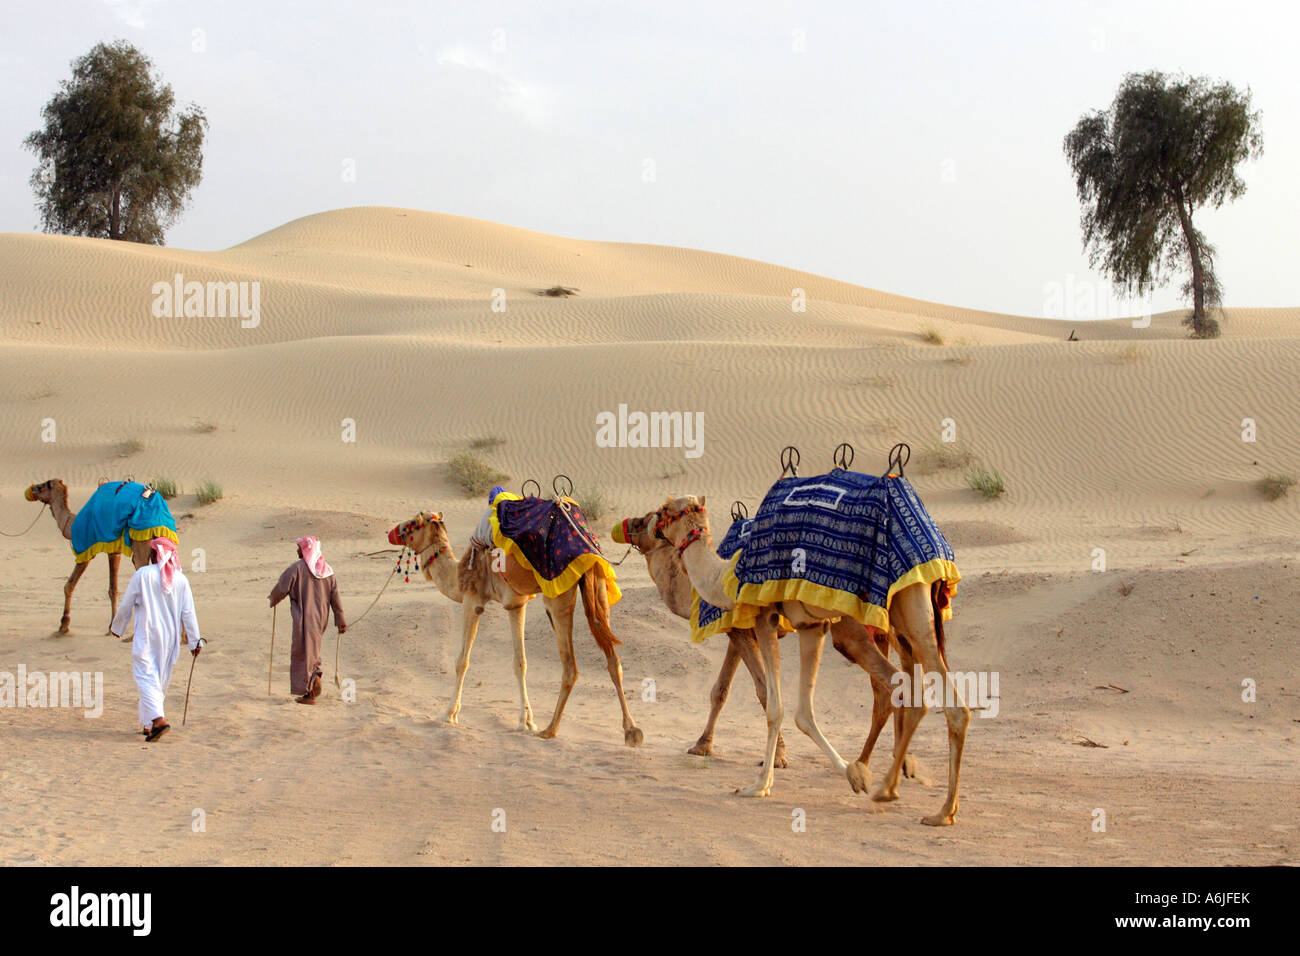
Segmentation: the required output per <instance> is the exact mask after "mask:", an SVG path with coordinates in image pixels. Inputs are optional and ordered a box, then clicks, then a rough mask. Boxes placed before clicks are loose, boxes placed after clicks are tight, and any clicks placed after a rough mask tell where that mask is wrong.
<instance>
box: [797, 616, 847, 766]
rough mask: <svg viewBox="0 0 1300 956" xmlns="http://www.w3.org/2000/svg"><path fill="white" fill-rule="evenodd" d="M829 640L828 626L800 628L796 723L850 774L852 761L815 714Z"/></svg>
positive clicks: (832, 763) (834, 761)
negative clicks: (824, 650) (834, 744)
mask: <svg viewBox="0 0 1300 956" xmlns="http://www.w3.org/2000/svg"><path fill="white" fill-rule="evenodd" d="M825 641H826V625H825V624H816V625H814V626H812V627H805V628H800V630H799V707H798V709H796V710H795V714H794V725H795V726H796V727H798V728H799V729H800V730H802V731H803V732H804V733H805V734H807V735H808V736H809V737H811V738H812V740H813V743H815V744H816V745H817V746H818V747H820V748H821V749H822V753H824V754H826V756H828V757H830V758H831V766H832V767H833V768H834V769H835V772H836V773H842V774H846V776H848V777H849V779H850V781H852V775H851V774H847V771H848V769H849V765H848V763H847V762H846V761H845V759H844V758H843V757H841V756H840V755H839V753H837V752H836V750H835V748H834V747H832V746H831V742H830V741H829V740H827V739H826V735H825V734H823V733H822V730H821V728H820V727H818V726H817V718H816V716H814V714H813V694H814V693H815V692H816V690H817V672H818V670H819V669H820V667H821V660H822V645H823V644H824V643H825Z"/></svg>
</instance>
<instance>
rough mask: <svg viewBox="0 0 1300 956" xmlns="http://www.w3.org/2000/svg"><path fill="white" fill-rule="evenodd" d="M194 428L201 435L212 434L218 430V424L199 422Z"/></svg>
mask: <svg viewBox="0 0 1300 956" xmlns="http://www.w3.org/2000/svg"><path fill="white" fill-rule="evenodd" d="M194 430H195V431H196V432H198V433H199V434H200V435H210V434H212V433H213V432H214V431H216V430H217V426H216V425H214V424H212V422H199V423H198V424H197V425H195V426H194Z"/></svg>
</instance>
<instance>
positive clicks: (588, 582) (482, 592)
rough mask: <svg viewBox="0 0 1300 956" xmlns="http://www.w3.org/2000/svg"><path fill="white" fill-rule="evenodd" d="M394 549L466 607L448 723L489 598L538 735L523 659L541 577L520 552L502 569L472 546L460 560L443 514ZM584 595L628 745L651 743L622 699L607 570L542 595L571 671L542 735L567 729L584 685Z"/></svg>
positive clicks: (406, 530)
mask: <svg viewBox="0 0 1300 956" xmlns="http://www.w3.org/2000/svg"><path fill="white" fill-rule="evenodd" d="M388 540H389V542H390V543H391V544H400V545H403V546H405V547H407V548H409V549H410V550H412V551H414V552H415V554H416V556H417V557H418V559H419V562H420V564H421V566H422V568H423V571H424V577H425V579H426V580H428V581H432V582H433V583H434V584H435V585H436V586H437V588H438V590H439V591H441V592H442V593H443V594H444V595H445V596H446V597H448V598H450V599H451V600H452V601H455V602H456V603H458V604H460V605H461V608H462V618H461V648H460V656H459V657H458V658H457V659H456V694H455V696H454V697H453V698H452V702H451V706H450V707H449V708H448V709H447V713H446V715H445V717H444V719H445V720H446V721H447V722H448V723H450V724H456V723H458V721H459V718H460V702H461V692H462V689H463V688H464V686H465V672H466V671H467V670H468V668H469V653H470V649H471V648H472V647H473V645H474V637H475V635H476V634H477V633H478V621H479V616H480V615H481V614H482V613H483V610H484V607H485V606H486V605H487V603H488V602H489V601H495V602H497V603H498V604H500V605H501V606H502V607H504V608H505V609H506V612H507V614H509V616H510V629H511V631H512V633H513V635H514V650H515V655H514V658H515V659H514V665H515V679H516V680H517V681H518V682H519V724H518V729H519V730H530V731H535V730H537V726H536V724H534V723H533V711H532V707H531V706H530V705H529V703H528V684H527V679H526V674H527V670H528V662H527V660H526V658H525V656H524V612H525V610H526V608H527V605H528V602H529V601H530V600H532V599H533V598H534V597H536V596H537V595H538V594H541V593H542V592H541V588H540V587H539V586H538V583H537V579H536V578H535V577H534V576H533V573H532V571H530V570H529V569H528V568H525V567H524V566H523V565H521V564H519V562H518V561H517V560H516V559H515V558H514V556H513V555H505V556H504V557H505V561H504V567H503V570H500V571H496V570H492V569H491V568H490V567H489V566H488V557H489V556H488V554H487V553H483V552H479V553H478V556H477V564H478V567H475V566H474V564H473V562H474V561H475V559H476V558H475V555H476V552H475V549H474V548H473V547H472V546H471V547H470V549H469V550H468V551H467V553H466V555H465V558H464V559H461V560H458V559H457V558H456V554H455V552H454V551H452V549H451V539H450V538H449V537H448V535H447V528H446V526H445V525H444V524H443V521H442V515H441V513H437V514H435V513H431V512H427V511H422V512H420V514H418V515H416V516H415V517H414V518H412V519H411V520H409V521H404V522H403V523H401V524H399V525H398V526H397V527H395V528H393V530H392V531H390V532H389V533H388ZM579 592H581V594H582V608H583V610H584V611H585V612H586V614H587V624H588V626H589V627H590V628H591V633H592V636H593V637H595V639H596V644H597V646H599V647H600V649H601V651H603V652H604V654H605V662H606V667H607V669H608V670H609V677H610V680H612V681H613V682H614V689H615V690H616V691H617V692H618V703H619V706H620V707H621V708H622V710H623V742H624V743H626V744H627V745H628V746H629V747H639V746H641V742H642V740H643V739H644V735H643V734H642V732H641V728H640V727H638V726H637V725H636V722H635V721H634V720H633V719H632V712H631V711H630V710H629V709H628V706H627V698H626V697H625V696H624V695H623V665H622V663H621V662H620V661H619V657H618V651H617V649H616V648H617V646H618V645H619V644H620V643H621V641H619V639H618V638H617V637H615V636H614V632H613V631H612V630H611V629H610V622H609V596H608V594H607V593H606V590H605V579H604V578H603V577H602V576H601V573H600V571H599V570H598V569H597V568H595V567H592V568H588V569H587V571H586V573H585V574H583V576H582V578H581V579H580V580H579V581H578V584H577V586H576V587H573V588H570V589H569V590H568V591H566V592H565V593H564V594H561V595H560V596H559V597H554V598H551V597H547V596H545V595H542V603H543V604H544V605H545V607H546V616H547V617H548V618H549V619H550V621H551V627H552V629H553V630H554V631H555V640H556V643H557V644H558V645H559V649H560V660H561V662H562V663H563V666H564V672H563V675H562V677H561V679H560V694H559V697H558V698H557V699H556V702H555V713H554V714H553V715H552V717H551V722H550V724H548V725H547V727H546V728H545V729H544V730H542V731H541V732H539V733H538V736H539V737H544V738H546V739H550V738H553V737H554V736H555V735H556V732H557V731H558V730H559V727H560V717H561V716H563V714H564V706H565V704H566V703H567V701H568V699H569V694H570V693H571V692H572V690H573V686H574V684H576V683H577V681H578V665H577V660H576V658H575V657H574V653H573V611H574V606H575V604H576V602H577V595H578V593H579Z"/></svg>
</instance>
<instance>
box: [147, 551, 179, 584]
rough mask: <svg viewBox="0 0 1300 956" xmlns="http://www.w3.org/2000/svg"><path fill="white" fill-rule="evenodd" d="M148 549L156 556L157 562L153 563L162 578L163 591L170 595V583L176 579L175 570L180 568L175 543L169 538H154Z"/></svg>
mask: <svg viewBox="0 0 1300 956" xmlns="http://www.w3.org/2000/svg"><path fill="white" fill-rule="evenodd" d="M149 547H150V548H152V549H153V553H154V554H155V555H157V556H158V560H157V561H156V562H154V563H155V564H157V565H158V573H159V575H160V576H161V577H162V586H163V591H165V592H166V593H168V594H170V593H171V590H172V582H173V581H174V580H175V579H176V569H177V568H178V567H180V556H179V555H178V554H177V551H176V542H175V541H173V540H172V539H171V538H154V539H153V540H152V541H150V542H149Z"/></svg>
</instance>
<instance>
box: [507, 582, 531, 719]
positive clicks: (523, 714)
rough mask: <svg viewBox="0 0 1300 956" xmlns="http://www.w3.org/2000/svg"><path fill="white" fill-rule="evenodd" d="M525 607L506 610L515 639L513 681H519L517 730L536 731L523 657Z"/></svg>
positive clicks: (526, 662) (526, 660) (526, 664)
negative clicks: (529, 701)
mask: <svg viewBox="0 0 1300 956" xmlns="http://www.w3.org/2000/svg"><path fill="white" fill-rule="evenodd" d="M526 608H527V605H525V604H521V605H519V606H518V607H512V608H507V609H506V613H508V614H509V615H510V630H511V632H512V633H513V634H514V638H515V679H516V680H517V681H519V727H518V728H517V729H519V730H536V729H537V725H536V724H535V723H533V708H532V707H531V706H530V705H529V703H528V678H527V675H528V659H527V657H525V655H524V611H525V610H526Z"/></svg>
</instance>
